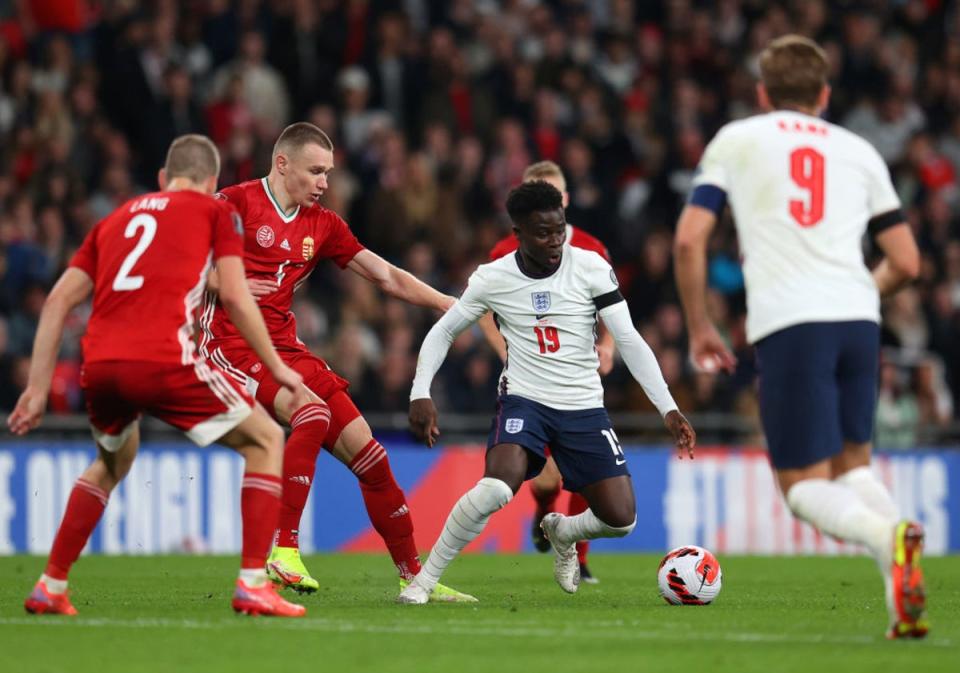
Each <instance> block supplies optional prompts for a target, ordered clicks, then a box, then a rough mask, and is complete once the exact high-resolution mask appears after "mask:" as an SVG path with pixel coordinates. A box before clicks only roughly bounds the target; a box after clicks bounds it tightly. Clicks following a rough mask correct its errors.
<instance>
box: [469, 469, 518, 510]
mask: <svg viewBox="0 0 960 673" xmlns="http://www.w3.org/2000/svg"><path fill="white" fill-rule="evenodd" d="M474 490H475V491H476V492H477V495H478V500H479V502H478V503H477V505H476V506H477V508H478V509H482V510H486V511H483V512H482V513H483V514H484V515H487V514H492V513H493V512H496V511H498V510H501V509H503V508H504V507H505V506H506V504H507V503H508V502H510V500H512V499H513V493H514V489H512V488H511V487H510V486H509V484H507V483H506V482H505V481H503V480H501V479H495V478H493V477H484V478H483V479H481V480H480V481H478V482H477V486H476V488H475V489H474Z"/></svg>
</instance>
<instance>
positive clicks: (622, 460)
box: [617, 458, 627, 465]
mask: <svg viewBox="0 0 960 673" xmlns="http://www.w3.org/2000/svg"><path fill="white" fill-rule="evenodd" d="M626 464H627V461H626V460H625V459H622V458H617V465H626Z"/></svg>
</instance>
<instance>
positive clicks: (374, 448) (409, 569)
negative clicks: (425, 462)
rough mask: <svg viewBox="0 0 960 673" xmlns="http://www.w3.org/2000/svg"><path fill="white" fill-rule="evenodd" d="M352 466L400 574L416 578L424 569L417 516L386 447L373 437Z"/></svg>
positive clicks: (353, 461)
mask: <svg viewBox="0 0 960 673" xmlns="http://www.w3.org/2000/svg"><path fill="white" fill-rule="evenodd" d="M350 469H351V470H352V471H353V473H354V474H356V475H357V479H359V480H360V491H361V492H362V493H363V502H364V503H365V504H366V506H367V516H369V517H370V523H372V524H373V527H374V529H375V530H376V531H377V533H379V534H380V537H382V538H383V541H384V542H385V543H386V545H387V550H389V552H390V556H391V557H392V558H393V563H394V565H396V566H397V570H398V571H399V572H400V576H401V577H403V578H404V579H412V578H413V576H414V575H416V574H417V573H418V572H420V559H419V558H418V557H417V546H416V544H415V543H414V540H413V519H412V518H411V516H410V510H409V508H408V507H407V501H406V498H405V497H404V495H403V491H402V490H400V486H399V485H397V482H396V480H395V479H394V478H393V472H392V471H391V470H390V461H389V459H388V458H387V451H386V449H384V448H383V446H381V445H380V442H378V441H377V440H375V439H371V440H370V441H369V442H367V445H366V446H365V447H363V449H361V450H360V452H359V453H358V454H357V455H356V456H354V457H353V460H351V461H350Z"/></svg>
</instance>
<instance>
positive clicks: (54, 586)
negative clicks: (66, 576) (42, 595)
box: [40, 573, 67, 594]
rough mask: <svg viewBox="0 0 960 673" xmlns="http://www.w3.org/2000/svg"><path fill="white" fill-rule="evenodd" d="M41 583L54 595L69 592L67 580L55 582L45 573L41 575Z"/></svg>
mask: <svg viewBox="0 0 960 673" xmlns="http://www.w3.org/2000/svg"><path fill="white" fill-rule="evenodd" d="M40 581H41V582H43V586H45V587H47V591H49V592H50V593H52V594H62V593H63V592H64V591H66V590H67V580H55V579H53V578H52V577H50V575H48V574H46V573H43V574H42V575H40Z"/></svg>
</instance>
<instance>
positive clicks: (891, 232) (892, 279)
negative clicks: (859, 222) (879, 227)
mask: <svg viewBox="0 0 960 673" xmlns="http://www.w3.org/2000/svg"><path fill="white" fill-rule="evenodd" d="M876 241H877V245H878V246H880V249H881V250H883V260H882V261H881V262H880V263H879V264H878V265H877V266H876V267H875V268H874V269H873V281H874V282H875V283H876V284H877V289H878V290H879V291H880V296H881V297H886V296H888V295H891V294H894V293H895V292H897V291H898V290H900V289H902V288H903V287H904V286H906V285H907V284H909V283H910V282H912V281H914V280H916V278H917V276H918V275H920V251H919V250H917V242H916V240H915V239H914V238H913V231H912V230H911V229H910V225H909V224H907V223H906V222H901V223H900V224H896V225H894V226H892V227H890V228H888V229H884V230H883V231H881V232H880V233H879V234H877V236H876Z"/></svg>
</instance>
